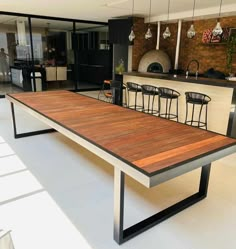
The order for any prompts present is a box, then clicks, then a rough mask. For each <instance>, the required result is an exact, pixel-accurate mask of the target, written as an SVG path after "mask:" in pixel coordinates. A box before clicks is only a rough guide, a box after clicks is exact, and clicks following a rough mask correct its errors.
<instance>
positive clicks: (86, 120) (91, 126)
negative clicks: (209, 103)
mask: <svg viewBox="0 0 236 249" xmlns="http://www.w3.org/2000/svg"><path fill="white" fill-rule="evenodd" d="M6 98H7V99H8V100H9V101H10V103H11V111H12V118H13V127H14V136H15V138H22V137H26V136H32V135H39V134H43V133H48V132H52V131H58V132H60V133H61V134H63V135H65V136H66V137H68V138H70V139H72V140H73V141H75V142H76V143H78V144H79V145H81V146H83V147H85V148H86V149H88V150H89V151H91V152H92V153H94V154H96V155H97V156H99V157H101V158H103V159H104V160H106V161H107V162H109V163H110V164H111V165H113V166H114V239H115V241H116V242H117V243H118V244H122V243H123V242H125V241H127V240H129V239H130V238H132V237H134V236H136V235H138V234H140V233H141V232H143V231H145V230H147V229H149V228H151V227H152V226H154V225H156V224H158V223H160V222H162V221H164V220H165V219H167V218H169V217H171V216H172V215H175V214H177V213H178V212H180V211H182V210H184V209H185V208H187V207H189V206H191V205H193V204H194V203H196V202H198V201H200V200H202V199H203V198H205V197H206V196H207V189H208V181H209V176H210V168H211V162H213V161H215V160H217V159H220V158H222V157H225V156H227V155H229V154H232V153H234V152H235V151H236V140H235V139H232V138H229V137H226V136H224V135H221V134H217V133H214V132H210V131H206V130H203V129H200V128H195V127H191V126H188V125H186V124H182V123H178V122H175V121H170V120H167V119H164V118H160V117H157V116H153V115H150V114H145V113H142V112H139V111H134V110H131V109H128V108H125V107H121V106H117V105H114V104H111V103H106V102H103V101H100V100H97V99H94V98H91V97H87V96H83V95H81V94H78V93H73V92H70V91H64V90H62V91H47V92H27V93H16V94H8V95H7V96H6ZM15 105H16V106H18V107H20V108H21V109H23V110H25V111H26V112H28V113H30V114H31V115H33V116H34V117H36V118H37V119H38V120H40V121H42V122H44V123H46V124H47V125H48V126H49V127H50V129H45V130H40V131H29V132H26V133H19V132H18V131H17V122H16V121H17V120H16V114H17V113H16V111H15V109H14V106H15ZM196 168H201V176H200V183H199V190H198V192H197V193H193V195H191V196H189V197H187V198H186V199H184V200H181V201H179V202H177V203H175V204H174V205H172V206H170V207H168V208H166V209H164V210H162V211H160V212H158V213H156V214H154V215H152V216H151V217H148V218H146V219H145V220H143V221H140V222H138V223H137V224H135V225H133V226H131V227H129V228H126V229H124V227H123V223H124V188H125V175H129V176H130V177H132V178H134V179H135V180H136V181H138V182H140V183H141V184H143V185H144V186H146V187H147V188H151V187H154V186H156V185H158V184H160V183H163V182H165V181H168V180H170V179H172V178H175V177H177V176H180V175H183V174H185V173H187V172H189V171H192V170H194V169H196Z"/></svg>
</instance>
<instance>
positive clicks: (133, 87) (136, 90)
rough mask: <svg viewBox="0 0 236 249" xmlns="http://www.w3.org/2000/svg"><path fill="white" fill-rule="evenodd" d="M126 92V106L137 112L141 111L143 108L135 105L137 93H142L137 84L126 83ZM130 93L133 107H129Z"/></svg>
mask: <svg viewBox="0 0 236 249" xmlns="http://www.w3.org/2000/svg"><path fill="white" fill-rule="evenodd" d="M126 86H127V92H128V104H127V107H128V108H131V109H134V110H138V109H141V110H142V109H143V106H141V105H137V95H138V93H142V88H141V86H140V85H139V84H136V83H133V82H127V83H126ZM130 92H132V93H134V105H130Z"/></svg>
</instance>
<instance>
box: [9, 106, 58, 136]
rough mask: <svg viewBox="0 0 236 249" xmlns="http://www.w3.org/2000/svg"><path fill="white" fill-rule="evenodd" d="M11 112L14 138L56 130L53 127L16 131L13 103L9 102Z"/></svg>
mask: <svg viewBox="0 0 236 249" xmlns="http://www.w3.org/2000/svg"><path fill="white" fill-rule="evenodd" d="M11 113H12V121H13V129H14V138H22V137H30V136H35V135H40V134H45V133H51V132H55V131H56V130H55V129H45V130H40V131H31V132H26V133H17V130H16V118H15V111H14V104H13V103H11Z"/></svg>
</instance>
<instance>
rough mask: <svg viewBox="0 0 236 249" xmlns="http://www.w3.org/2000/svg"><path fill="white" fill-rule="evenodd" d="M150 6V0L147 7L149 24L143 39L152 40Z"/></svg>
mask: <svg viewBox="0 0 236 249" xmlns="http://www.w3.org/2000/svg"><path fill="white" fill-rule="evenodd" d="M151 5H152V0H150V5H149V24H148V30H147V32H146V34H145V39H147V40H148V39H150V38H152V32H151V28H150V19H151Z"/></svg>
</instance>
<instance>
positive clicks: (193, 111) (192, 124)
mask: <svg viewBox="0 0 236 249" xmlns="http://www.w3.org/2000/svg"><path fill="white" fill-rule="evenodd" d="M194 108H195V104H193V110H192V119H191V125H193V117H194Z"/></svg>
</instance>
